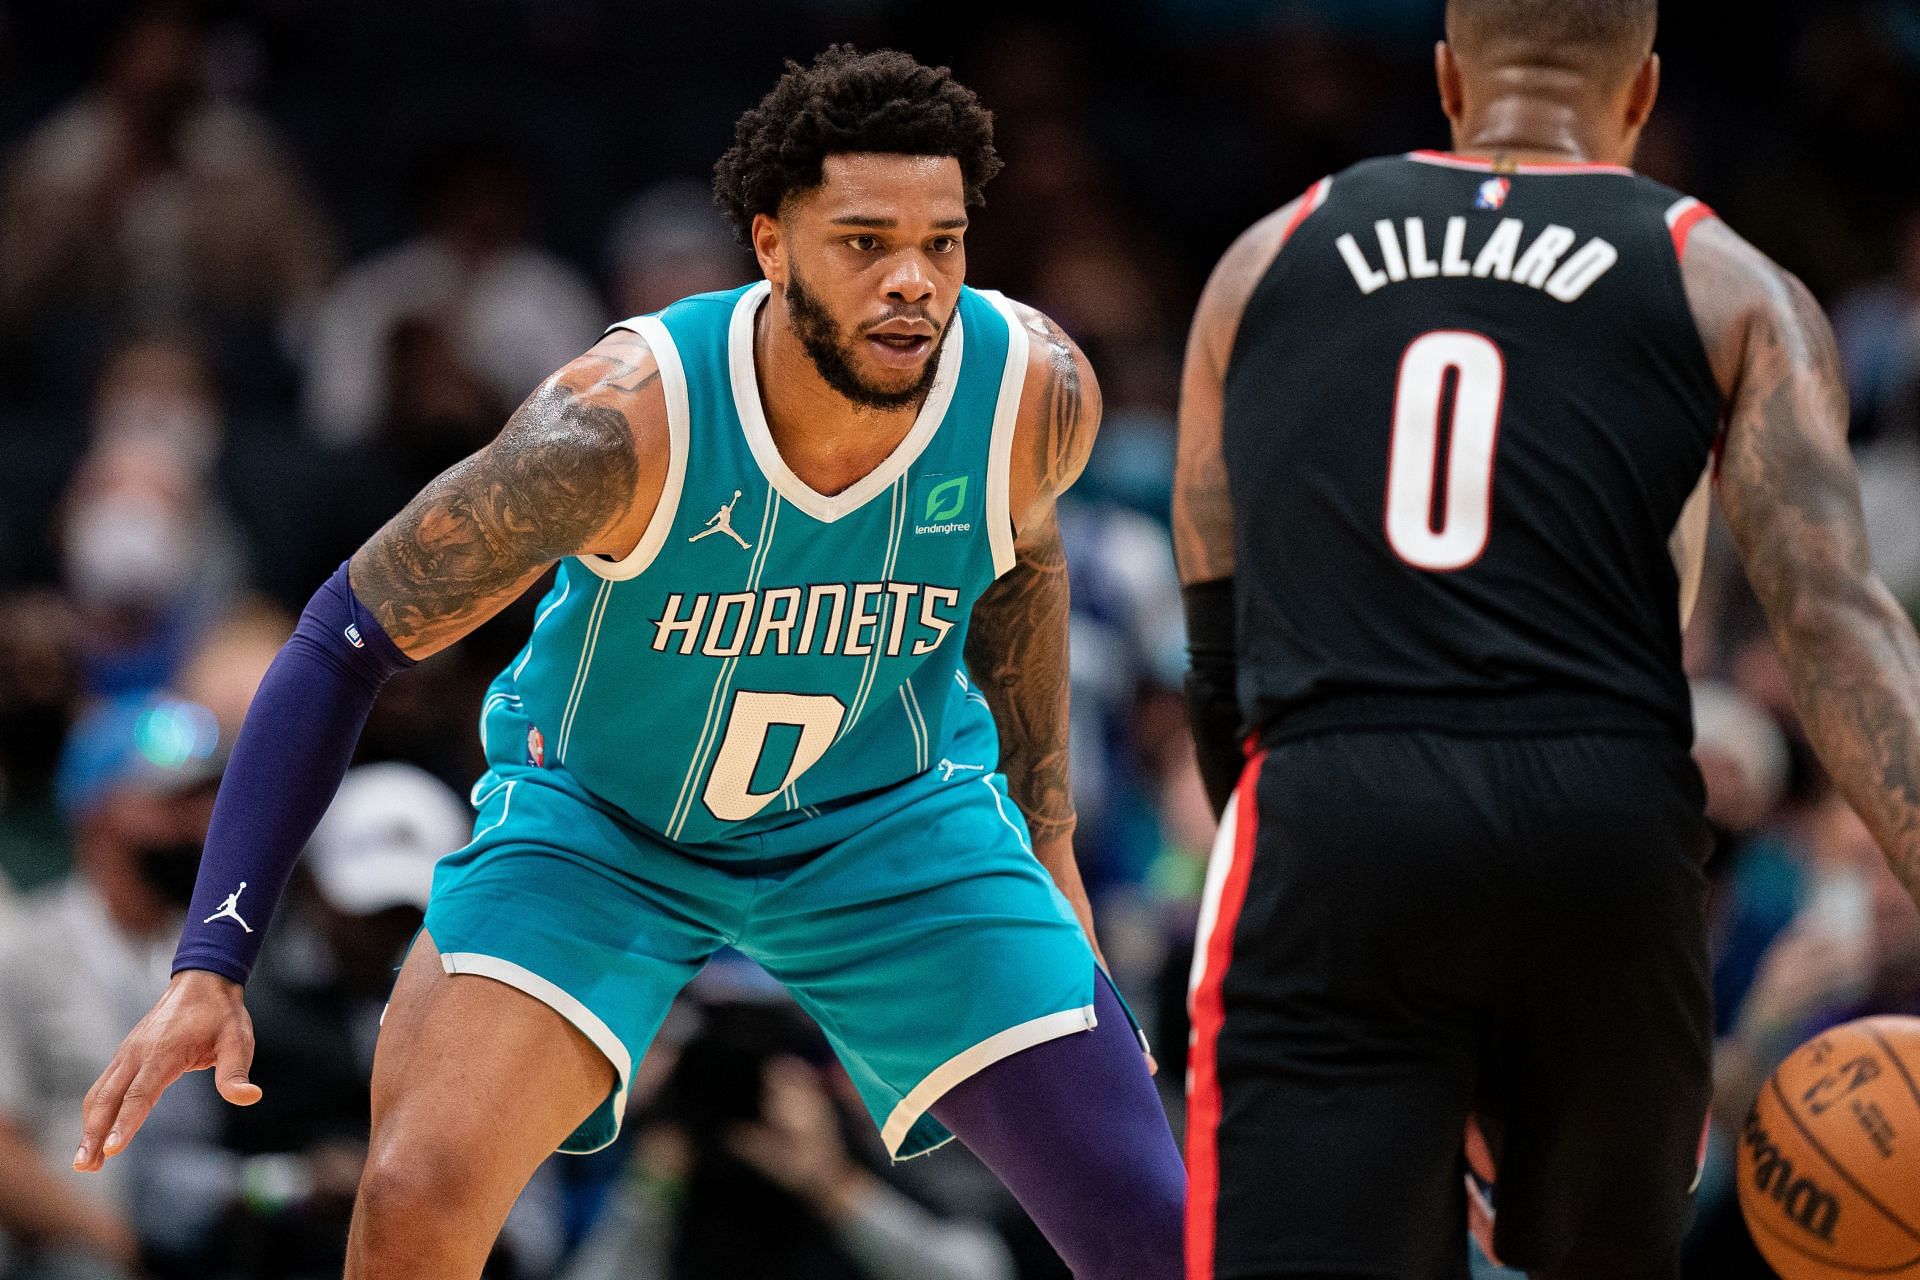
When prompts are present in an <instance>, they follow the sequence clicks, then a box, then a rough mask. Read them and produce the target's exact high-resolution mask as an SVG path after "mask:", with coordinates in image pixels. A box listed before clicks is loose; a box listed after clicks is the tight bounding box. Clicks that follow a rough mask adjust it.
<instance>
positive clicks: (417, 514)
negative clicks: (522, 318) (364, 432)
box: [350, 330, 667, 658]
mask: <svg viewBox="0 0 1920 1280" xmlns="http://www.w3.org/2000/svg"><path fill="white" fill-rule="evenodd" d="M659 378H660V374H659V370H658V368H657V366H656V365H655V364H654V360H653V355H652V353H651V352H649V351H648V350H647V348H646V344H645V343H644V342H643V341H642V340H641V339H640V338H639V337H638V336H637V335H635V334H632V333H628V332H626V331H624V330H621V331H618V332H615V333H611V334H609V335H607V337H606V338H604V339H602V340H601V341H600V342H599V343H598V344H597V345H595V346H594V348H593V349H592V350H591V351H589V352H588V353H587V354H586V355H584V356H582V357H581V358H580V359H578V360H575V361H574V362H573V363H572V364H569V365H568V366H567V367H566V368H564V369H562V370H560V372H558V373H556V374H554V375H553V376H552V377H551V378H549V379H547V381H546V382H545V383H543V384H542V385H541V387H540V389H539V390H537V391H535V392H534V393H533V395H532V396H530V397H529V398H528V399H527V402H526V403H525V404H523V405H521V406H520V408H519V409H518V410H517V411H516V412H515V413H514V415H513V417H512V418H510V419H508V421H507V425H506V429H505V430H503V431H502V432H501V433H500V436H499V438H498V439H496V440H495V441H494V442H493V443H492V444H490V445H488V446H487V447H486V448H484V449H482V450H481V451H480V452H478V453H476V454H474V455H473V456H472V457H470V458H467V459H466V460H465V461H462V462H460V463H457V464H456V465H454V466H453V467H452V468H450V469H449V470H447V471H446V472H445V473H443V474H442V475H441V476H440V477H439V478H437V479H435V480H434V481H433V482H432V483H430V484H429V485H428V486H427V487H426V488H425V489H424V490H422V491H421V492H420V494H419V496H418V497H416V498H414V500H413V501H412V502H410V503H408V504H407V507H406V509H405V510H404V511H402V512H401V513H400V514H399V515H397V516H395V517H394V518H393V519H392V520H390V521H388V522H387V525H386V527H385V528H383V529H381V530H380V532H379V533H377V534H375V535H374V536H373V538H372V539H371V540H370V541H369V542H368V543H367V544H366V545H365V546H364V547H362V548H360V550H359V551H358V552H356V553H355V554H354V557H353V563H352V568H351V570H350V575H351V578H352V582H353V590H354V594H356V595H357V596H359V598H360V599H361V601H362V602H363V603H364V604H365V605H366V606H367V608H368V609H369V610H371V611H372V613H373V615H374V617H375V618H377V619H378V620H379V622H380V625H381V627H382V628H383V629H384V630H385V631H386V633H387V635H388V636H389V637H391V638H392V640H393V642H394V644H395V645H397V646H398V647H399V648H400V650H401V652H403V653H405V654H406V655H407V656H408V657H410V658H425V657H427V656H429V655H430V654H433V653H437V652H439V651H440V650H441V649H444V648H446V647H447V646H448V645H451V644H453V643H454V642H456V641H458V640H459V639H461V638H462V637H463V636H465V635H466V634H467V633H468V632H470V631H473V630H474V629H475V628H476V627H478V626H479V625H480V624H481V623H483V622H485V621H486V620H487V619H488V618H491V617H492V616H493V615H494V614H496V613H498V612H500V610H502V609H504V608H506V607H507V606H508V605H509V604H511V603H513V601H515V600H516V599H518V598H519V597H520V594H521V593H522V592H524V591H525V590H526V589H527V587H528V586H529V585H531V584H532V583H533V581H534V580H535V579H536V578H538V577H539V576H540V575H541V574H542V573H544V572H545V571H546V569H547V567H548V566H549V565H551V564H553V563H554V562H555V561H556V560H560V559H563V558H565V557H567V556H570V555H595V554H605V555H610V556H613V557H615V558H619V557H620V556H623V555H624V554H626V552H628V551H630V550H632V548H633V547H634V546H635V545H636V544H637V543H638V542H639V540H640V535H641V534H642V532H644V530H645V529H646V525H647V521H648V520H649V519H651V518H652V514H653V507H654V505H655V503H657V502H658V501H659V494H660V490H661V488H662V486H663V485H664V484H665V480H666V468H667V448H666V401H665V398H664V396H663V395H662V393H661V391H660V387H659Z"/></svg>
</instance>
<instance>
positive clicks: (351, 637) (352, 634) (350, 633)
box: [340, 622, 367, 649]
mask: <svg viewBox="0 0 1920 1280" xmlns="http://www.w3.org/2000/svg"><path fill="white" fill-rule="evenodd" d="M340 634H341V635H343V636H345V637H346V638H347V643H348V644H350V645H352V646H353V647H354V648H356V649H364V648H366V647H367V642H366V641H364V640H362V639H361V638H360V628H359V627H357V626H355V625H354V624H353V623H351V622H349V623H348V624H347V629H346V630H345V631H342V632H341V633H340Z"/></svg>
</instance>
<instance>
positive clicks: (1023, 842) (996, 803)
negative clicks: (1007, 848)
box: [980, 778, 1033, 853]
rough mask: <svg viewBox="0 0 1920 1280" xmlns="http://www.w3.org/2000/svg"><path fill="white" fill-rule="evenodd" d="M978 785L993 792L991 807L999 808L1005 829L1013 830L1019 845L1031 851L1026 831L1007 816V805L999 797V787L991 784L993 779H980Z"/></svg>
mask: <svg viewBox="0 0 1920 1280" xmlns="http://www.w3.org/2000/svg"><path fill="white" fill-rule="evenodd" d="M980 785H981V786H983V787H985V788H986V789H987V790H988V791H991V792H992V793H993V807H994V808H995V809H997V810H999V812H1000V821H1002V822H1004V823H1006V824H1007V830H1009V831H1011V832H1013V834H1014V835H1015V836H1016V837H1018V839H1019V841H1020V847H1021V848H1022V849H1025V850H1026V851H1027V852H1028V853H1032V852H1033V845H1032V844H1030V843H1029V842H1028V841H1027V833H1026V832H1024V831H1022V830H1021V829H1020V825H1019V824H1018V823H1016V822H1015V821H1014V820H1013V819H1012V818H1009V817H1008V816H1007V806H1006V802H1005V801H1003V800H1002V799H1001V798H1000V788H998V787H996V786H994V785H993V779H991V778H982V779H980Z"/></svg>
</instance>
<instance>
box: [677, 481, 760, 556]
mask: <svg viewBox="0 0 1920 1280" xmlns="http://www.w3.org/2000/svg"><path fill="white" fill-rule="evenodd" d="M739 501H740V491H739V490H738V489H735V490H734V491H733V502H729V503H728V504H727V505H726V506H724V507H722V508H720V509H719V510H718V511H716V512H714V513H713V517H712V519H710V520H708V521H707V527H706V528H705V529H702V530H701V531H700V532H699V533H696V534H694V535H693V536H692V537H691V538H688V539H687V541H688V542H698V541H700V539H702V538H711V537H712V536H713V535H714V534H716V533H724V534H726V535H727V536H728V537H729V538H732V539H733V540H734V541H735V542H737V543H739V544H740V549H741V550H742V551H750V550H752V549H753V544H752V543H750V542H748V541H747V540H746V539H745V538H743V537H741V536H740V535H739V534H737V533H735V532H734V531H733V507H734V503H736V502H739Z"/></svg>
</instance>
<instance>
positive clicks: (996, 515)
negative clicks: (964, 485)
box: [980, 291, 1029, 578]
mask: <svg viewBox="0 0 1920 1280" xmlns="http://www.w3.org/2000/svg"><path fill="white" fill-rule="evenodd" d="M980 296H981V297H983V298H985V299H986V300H987V301H988V302H989V303H990V304H992V306H993V309H994V310H995V311H998V312H999V313H1000V317H1001V318H1002V319H1003V320H1005V321H1006V322H1007V364H1006V368H1004V369H1002V370H1001V372H1000V398H999V399H998V400H997V401H995V402H994V407H993V434H992V435H991V436H990V437H989V438H988V440H987V545H988V546H990V547H991V548H993V576H994V577H995V578H998V577H999V576H1000V575H1001V574H1003V573H1005V572H1006V571H1007V570H1009V569H1011V568H1013V564H1014V559H1015V555H1014V549H1013V511H1012V505H1013V497H1012V490H1013V478H1012V472H1013V434H1014V429H1015V426H1016V424H1017V423H1018V422H1019V419H1020V394H1021V392H1022V391H1023V390H1025V388H1026V385H1027V357H1028V346H1029V343H1028V340H1027V327H1026V326H1025V325H1023V324H1021V323H1020V317H1019V316H1018V315H1017V314H1015V312H1014V309H1013V304H1012V303H1011V302H1009V301H1007V298H1006V295H1004V294H1002V293H999V292H997V291H989V292H982V293H981V295H980Z"/></svg>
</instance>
